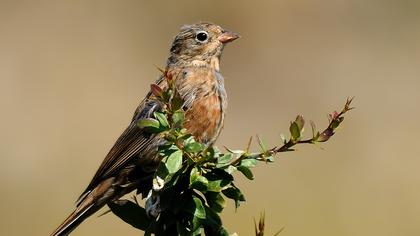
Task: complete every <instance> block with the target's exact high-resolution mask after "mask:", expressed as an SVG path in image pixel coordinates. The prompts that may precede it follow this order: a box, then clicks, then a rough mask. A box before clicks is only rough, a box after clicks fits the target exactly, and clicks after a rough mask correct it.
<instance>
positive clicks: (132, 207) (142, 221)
mask: <svg viewBox="0 0 420 236" xmlns="http://www.w3.org/2000/svg"><path fill="white" fill-rule="evenodd" d="M108 206H109V208H110V209H111V211H112V213H114V214H115V215H116V216H118V217H119V218H120V219H122V220H123V221H124V222H126V223H128V224H130V225H131V226H133V227H135V228H137V229H140V230H143V231H145V230H147V229H148V228H149V226H150V224H151V223H152V221H151V220H150V218H149V217H148V216H147V214H146V210H145V209H144V208H142V207H141V206H139V205H137V204H136V203H134V202H132V201H129V200H117V201H114V202H109V203H108Z"/></svg>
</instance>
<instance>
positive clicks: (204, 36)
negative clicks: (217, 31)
mask: <svg viewBox="0 0 420 236" xmlns="http://www.w3.org/2000/svg"><path fill="white" fill-rule="evenodd" d="M208 40H209V33H207V32H206V31H198V32H197V34H196V35H195V41H197V42H199V43H205V42H207V41H208Z"/></svg>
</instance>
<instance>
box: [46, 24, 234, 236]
mask: <svg viewBox="0 0 420 236" xmlns="http://www.w3.org/2000/svg"><path fill="white" fill-rule="evenodd" d="M236 38H238V35H236V34H234V33H232V32H229V31H226V30H224V29H223V28H221V27H220V26H217V25H214V24H211V23H199V24H194V25H188V26H184V27H183V28H182V29H181V31H180V32H179V33H178V35H177V36H176V37H175V39H174V42H173V44H172V47H171V53H170V56H169V58H168V62H167V66H166V71H167V73H170V74H171V75H172V78H173V79H174V81H175V84H176V87H177V90H178V92H179V93H180V95H181V96H182V98H183V99H184V110H185V111H186V122H185V127H186V128H187V130H188V131H189V132H190V133H191V134H193V135H194V136H195V137H196V138H197V139H198V140H199V141H201V142H203V143H206V144H207V145H212V144H213V143H214V142H215V141H216V139H217V137H218V136H219V134H220V131H221V129H222V127H223V121H224V117H225V112H226V107H227V96H226V91H225V88H224V81H223V77H222V75H221V74H220V71H219V59H220V56H221V53H222V50H223V47H224V44H226V43H228V42H230V41H233V40H235V39H236ZM202 39H204V40H202ZM156 83H157V84H159V86H160V87H162V88H165V87H166V86H167V85H166V81H165V80H164V79H163V78H159V79H158V80H157V81H156ZM150 97H151V92H149V93H148V95H147V96H146V98H145V99H144V100H143V101H142V102H141V104H140V105H139V106H138V108H137V109H136V111H135V113H134V116H133V119H132V121H131V123H130V125H129V126H128V127H127V129H126V130H125V131H124V132H123V133H122V134H121V136H120V137H119V138H118V140H117V141H116V143H115V144H114V146H113V147H112V148H111V150H110V152H109V153H108V155H107V156H106V157H105V159H104V161H103V162H102V164H101V165H100V167H99V169H98V170H97V172H96V174H95V176H94V177H93V179H92V181H91V182H90V184H89V185H88V187H87V188H86V190H85V191H84V192H83V193H82V195H81V196H80V197H79V200H78V201H77V207H76V210H75V211H74V212H73V213H72V214H71V215H70V216H69V217H68V218H67V219H66V220H65V221H64V222H63V223H62V224H61V225H60V226H59V227H58V229H57V230H55V231H54V232H53V234H52V235H55V236H57V235H67V234H69V233H70V232H71V231H72V230H73V229H74V228H75V227H77V226H78V225H79V224H80V223H81V222H82V221H83V220H84V219H86V218H87V217H88V216H90V215H91V214H93V213H94V212H96V211H97V210H99V209H100V208H101V207H102V206H104V205H105V204H106V203H108V202H111V201H114V200H117V199H119V198H120V197H122V196H123V195H125V194H127V193H129V192H131V191H133V190H136V189H137V191H138V192H139V193H147V192H148V191H149V190H150V188H151V180H152V177H153V174H154V171H155V169H156V167H157V165H158V163H159V157H158V156H157V155H156V151H157V147H158V146H159V145H161V144H162V143H163V140H161V139H160V138H159V137H157V136H154V135H151V134H149V133H146V132H144V131H143V130H142V129H140V128H138V126H137V125H136V124H137V121H138V120H139V119H143V118H147V117H151V116H152V115H153V112H154V111H159V110H160V105H159V104H158V103H157V102H156V101H155V100H152V99H150Z"/></svg>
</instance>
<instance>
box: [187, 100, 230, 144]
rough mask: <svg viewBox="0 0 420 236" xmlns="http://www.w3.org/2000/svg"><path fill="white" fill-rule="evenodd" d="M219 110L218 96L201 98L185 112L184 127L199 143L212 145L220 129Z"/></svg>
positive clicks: (220, 116) (221, 112) (220, 118)
mask: <svg viewBox="0 0 420 236" xmlns="http://www.w3.org/2000/svg"><path fill="white" fill-rule="evenodd" d="M221 109H222V107H221V103H220V98H219V96H218V94H216V93H215V94H211V95H208V96H205V97H201V98H199V99H197V100H195V102H194V103H193V106H192V107H191V108H190V109H189V110H188V111H187V113H186V118H187V122H186V124H185V127H186V128H187V130H188V131H189V132H190V133H191V134H192V135H194V136H195V137H196V138H197V139H198V140H199V141H201V142H204V143H213V142H214V140H215V139H216V138H217V136H218V134H219V132H220V129H221V128H222V127H221V126H222V115H223V111H222V110H221Z"/></svg>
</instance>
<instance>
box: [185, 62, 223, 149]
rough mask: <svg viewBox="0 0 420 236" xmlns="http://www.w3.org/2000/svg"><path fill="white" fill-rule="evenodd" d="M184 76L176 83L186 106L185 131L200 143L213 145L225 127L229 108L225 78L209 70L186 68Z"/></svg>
mask: <svg viewBox="0 0 420 236" xmlns="http://www.w3.org/2000/svg"><path fill="white" fill-rule="evenodd" d="M183 75H184V76H183V77H182V78H178V79H180V80H179V81H177V82H178V89H179V92H180V93H181V96H183V98H184V101H185V104H186V122H185V128H187V130H188V131H189V132H190V133H191V134H192V135H194V136H195V137H196V138H197V139H198V140H199V141H201V142H203V143H207V144H209V145H211V144H213V143H214V141H215V140H216V139H217V137H218V135H219V133H220V130H221V129H222V127H223V120H224V114H225V109H226V93H225V91H224V86H223V78H222V77H221V75H220V74H219V73H218V72H217V71H215V70H214V69H212V68H209V67H195V68H187V69H186V70H185V72H184V73H183ZM178 79H177V80H178Z"/></svg>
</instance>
